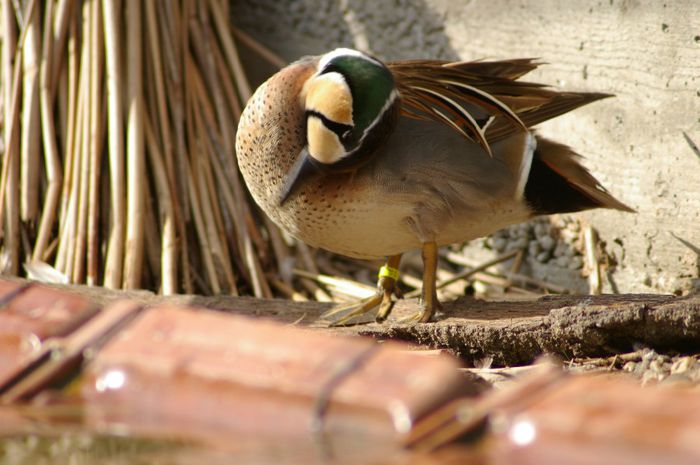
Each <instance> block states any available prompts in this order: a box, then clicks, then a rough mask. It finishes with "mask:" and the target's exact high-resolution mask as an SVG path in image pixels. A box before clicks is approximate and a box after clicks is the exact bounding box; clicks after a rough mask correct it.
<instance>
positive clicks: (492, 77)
mask: <svg viewBox="0 0 700 465" xmlns="http://www.w3.org/2000/svg"><path fill="white" fill-rule="evenodd" d="M540 64H541V63H539V62H537V61H536V60H535V59H532V58H523V59H514V60H500V61H470V62H447V61H442V60H406V61H396V62H391V63H389V64H388V66H389V69H391V71H392V73H393V74H394V78H395V80H396V85H397V89H398V90H399V93H400V94H401V96H402V99H403V105H402V113H403V114H405V115H406V116H410V117H412V118H418V119H431V120H435V121H439V122H441V123H443V124H446V125H448V126H450V127H452V128H453V129H455V130H457V131H458V132H460V133H461V134H462V135H464V136H465V137H467V138H469V139H470V140H472V141H474V142H476V143H479V144H480V145H482V146H485V148H486V150H487V152H489V153H490V151H489V149H488V145H490V144H491V143H493V142H495V141H498V140H500V139H503V138H505V137H508V136H510V135H511V134H513V133H515V132H517V131H521V130H522V129H523V128H525V127H527V128H530V127H532V126H534V125H536V124H539V123H541V122H543V121H546V120H548V119H551V118H554V117H556V116H559V115H562V114H564V113H567V112H569V111H571V110H574V109H576V108H578V107H580V106H583V105H586V104H588V103H591V102H594V101H596V100H600V99H602V98H606V97H609V96H610V95H609V94H602V93H586V92H557V91H555V90H552V89H549V88H547V86H546V85H544V84H539V83H534V82H527V81H518V80H517V79H519V78H520V77H522V76H523V75H525V74H527V73H528V72H530V71H532V70H533V69H535V68H537V66H539V65H540ZM455 106H457V107H459V108H455ZM474 106H476V107H478V108H480V109H481V110H483V113H484V114H486V115H490V116H492V117H493V118H492V119H488V118H483V117H477V116H476V115H474V116H472V115H470V114H469V112H470V108H471V109H472V111H473V109H474ZM465 112H466V113H467V114H465ZM487 121H488V123H489V124H488V125H487Z"/></svg>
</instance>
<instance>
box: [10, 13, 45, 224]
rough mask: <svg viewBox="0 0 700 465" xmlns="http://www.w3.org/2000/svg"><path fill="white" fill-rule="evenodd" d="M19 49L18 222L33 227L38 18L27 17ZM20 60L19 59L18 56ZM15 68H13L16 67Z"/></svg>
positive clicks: (35, 210)
mask: <svg viewBox="0 0 700 465" xmlns="http://www.w3.org/2000/svg"><path fill="white" fill-rule="evenodd" d="M25 27H26V41H25V44H24V47H23V48H22V60H21V63H22V123H21V128H20V134H21V136H20V137H21V142H20V157H21V162H20V187H19V193H20V218H21V219H22V221H26V222H31V223H34V222H35V221H36V219H37V216H38V213H39V169H38V166H39V142H40V140H39V138H38V137H36V135H37V134H38V133H39V132H40V131H41V129H40V128H39V123H40V119H39V117H40V108H39V63H40V51H39V46H40V39H39V31H40V29H41V26H40V25H39V15H37V14H33V15H31V17H29V16H28V17H27V22H26V24H25ZM17 58H18V60H19V55H18V57H17ZM18 65H19V64H16V65H15V66H18Z"/></svg>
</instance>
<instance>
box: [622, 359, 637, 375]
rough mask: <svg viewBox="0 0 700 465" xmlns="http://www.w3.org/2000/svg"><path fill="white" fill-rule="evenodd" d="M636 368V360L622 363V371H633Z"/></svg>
mask: <svg viewBox="0 0 700 465" xmlns="http://www.w3.org/2000/svg"><path fill="white" fill-rule="evenodd" d="M636 368H637V363H636V362H627V363H625V364H624V365H623V367H622V371H626V372H628V373H634V371H635V369H636Z"/></svg>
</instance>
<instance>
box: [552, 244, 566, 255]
mask: <svg viewBox="0 0 700 465" xmlns="http://www.w3.org/2000/svg"><path fill="white" fill-rule="evenodd" d="M565 251H566V244H564V243H563V242H560V243H559V244H557V246H556V247H555V248H554V256H555V257H561V256H562V255H564V252H565Z"/></svg>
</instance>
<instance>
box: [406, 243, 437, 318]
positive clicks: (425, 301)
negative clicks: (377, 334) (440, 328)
mask: <svg viewBox="0 0 700 465" xmlns="http://www.w3.org/2000/svg"><path fill="white" fill-rule="evenodd" d="M421 255H422V257H423V289H422V291H421V310H420V311H419V312H418V313H416V314H415V315H412V316H409V317H406V318H403V319H402V320H401V321H400V322H401V323H428V322H429V321H430V320H431V319H432V318H433V315H434V314H435V312H436V311H437V310H439V309H440V307H441V305H440V301H439V300H438V297H437V288H436V285H435V281H436V279H437V264H438V246H437V244H436V243H435V242H426V243H424V244H423V250H422V251H421Z"/></svg>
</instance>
